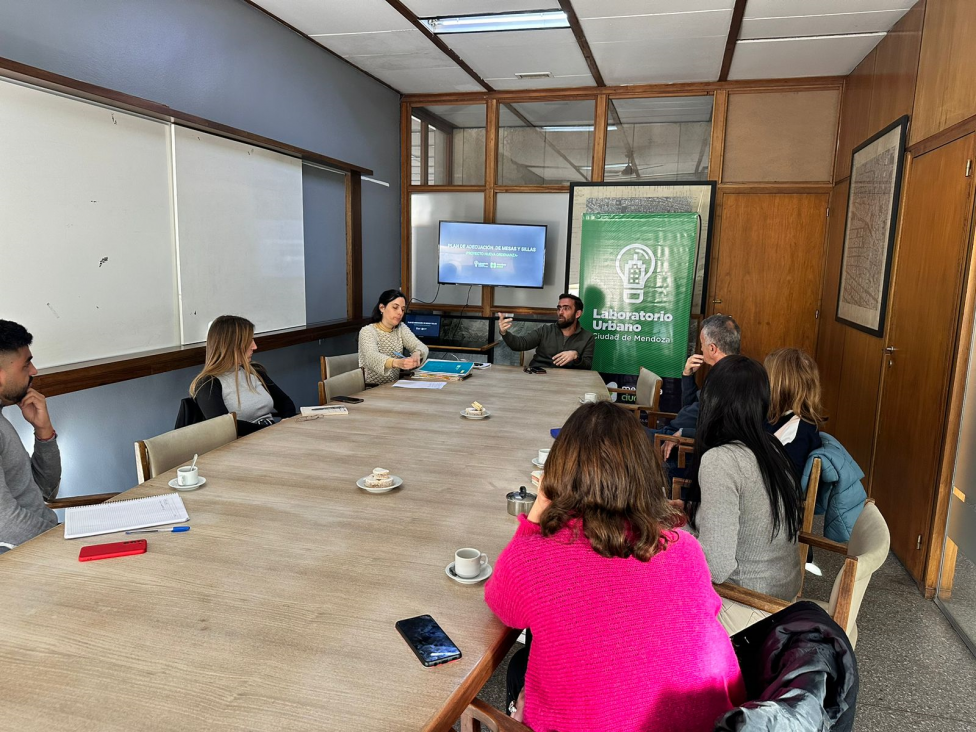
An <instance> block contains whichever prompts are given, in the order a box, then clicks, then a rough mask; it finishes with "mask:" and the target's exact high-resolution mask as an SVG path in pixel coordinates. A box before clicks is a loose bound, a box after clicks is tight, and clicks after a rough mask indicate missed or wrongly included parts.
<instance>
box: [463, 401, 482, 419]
mask: <svg viewBox="0 0 976 732" xmlns="http://www.w3.org/2000/svg"><path fill="white" fill-rule="evenodd" d="M464 413H465V414H467V415H468V416H469V417H484V416H485V407H484V405H483V404H481V403H480V402H471V406H470V407H465V408H464Z"/></svg>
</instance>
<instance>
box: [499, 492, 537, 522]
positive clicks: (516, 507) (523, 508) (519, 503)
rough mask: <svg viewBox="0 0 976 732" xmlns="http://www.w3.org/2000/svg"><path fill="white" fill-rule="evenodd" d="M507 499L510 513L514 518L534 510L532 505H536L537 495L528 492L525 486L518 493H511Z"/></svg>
mask: <svg viewBox="0 0 976 732" xmlns="http://www.w3.org/2000/svg"><path fill="white" fill-rule="evenodd" d="M506 498H507V499H508V512H509V513H510V514H512V515H513V516H518V515H519V514H522V513H528V512H529V511H531V510H532V504H533V503H535V493H529V492H527V491H526V490H525V486H524V485H521V486H519V489H518V490H517V491H512V492H511V493H509V494H508V495H507V496H506Z"/></svg>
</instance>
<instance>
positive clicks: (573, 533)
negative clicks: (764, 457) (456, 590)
mask: <svg viewBox="0 0 976 732" xmlns="http://www.w3.org/2000/svg"><path fill="white" fill-rule="evenodd" d="M664 485H665V478H664V474H663V472H662V470H661V464H660V462H659V461H658V458H657V456H656V454H655V453H654V449H653V447H652V446H651V443H650V442H649V441H648V440H647V438H646V437H645V436H644V431H643V429H642V428H641V426H640V425H639V424H638V423H637V421H636V420H635V419H634V418H633V416H631V414H630V413H629V412H627V411H625V410H624V409H622V408H620V407H618V406H616V405H614V404H612V403H610V402H597V403H594V404H586V405H583V406H582V407H580V408H579V409H577V410H576V412H574V413H573V415H572V416H571V417H570V418H569V420H568V421H567V422H566V424H565V425H564V426H563V427H562V429H561V431H560V433H559V436H558V437H557V438H556V441H555V443H554V444H553V446H552V451H551V452H550V453H549V457H548V458H547V460H546V472H545V476H544V477H543V481H542V485H541V487H540V489H539V497H538V498H537V499H536V502H535V504H534V505H533V507H532V510H531V511H530V513H529V515H528V516H525V515H522V516H519V519H518V521H519V527H518V530H517V531H516V532H515V536H514V537H513V538H512V541H511V542H510V543H509V545H508V546H507V547H506V548H505V550H504V551H503V552H502V553H501V554H500V555H499V557H498V560H497V561H496V563H495V567H494V573H493V576H492V578H491V579H490V580H488V584H487V585H486V587H485V601H486V602H487V603H488V605H489V606H490V607H491V609H492V610H493V611H494V612H495V614H496V615H497V616H498V618H499V619H500V620H501V621H502V622H503V623H505V624H506V625H508V626H510V627H513V628H528V629H530V630H531V631H532V645H531V650H530V652H529V656H528V668H527V671H526V675H525V686H524V709H523V710H521V711H520V714H521V716H522V721H523V722H524V723H525V724H527V725H528V726H529V727H531V728H532V729H537V730H551V729H558V730H560V732H574V731H576V730H579V731H580V732H582V731H584V730H586V731H590V730H598V729H600V730H603V729H607V730H609V729H612V730H615V731H617V732H637V731H638V730H663V729H681V730H686V731H687V732H695V731H696V730H702V731H704V730H711V729H712V728H713V725H714V722H715V720H716V718H718V717H719V716H720V715H721V714H723V713H725V712H727V711H728V710H729V709H731V708H732V707H734V706H735V705H736V704H738V703H741V702H742V701H743V697H744V689H743V684H742V676H741V673H740V671H739V665H738V662H737V660H736V656H735V652H734V651H733V649H732V644H731V642H730V641H729V638H728V635H727V634H726V633H725V631H724V630H723V629H722V626H721V625H720V624H719V622H718V620H717V619H716V618H717V616H718V612H719V609H720V608H721V601H720V599H719V597H718V595H717V594H716V593H715V590H714V589H713V588H712V583H711V576H710V574H709V571H708V564H707V563H706V561H705V555H704V553H703V552H702V549H701V547H700V546H699V545H698V542H697V541H696V540H695V539H694V537H692V536H691V535H690V534H688V533H686V532H683V531H680V532H679V531H676V530H674V527H675V526H676V525H677V523H678V519H679V515H678V514H677V512H676V511H675V510H674V509H673V508H672V507H671V505H670V503H669V502H668V500H667V498H666V496H665V493H664Z"/></svg>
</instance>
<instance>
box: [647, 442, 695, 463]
mask: <svg viewBox="0 0 976 732" xmlns="http://www.w3.org/2000/svg"><path fill="white" fill-rule="evenodd" d="M665 442H671V443H674V448H672V449H677V451H678V467H679V468H682V469H683V468H686V467H688V456H689V455H694V454H695V438H694V437H681V436H679V435H665V434H657V435H654V451H655V452H656V453H657V454H658V455H660V454H661V450H662V449H663V447H664V443H665Z"/></svg>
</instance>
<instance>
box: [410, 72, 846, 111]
mask: <svg viewBox="0 0 976 732" xmlns="http://www.w3.org/2000/svg"><path fill="white" fill-rule="evenodd" d="M844 79H845V77H843V76H811V77H806V78H799V79H748V80H736V81H703V82H686V83H680V84H633V85H627V86H604V87H600V86H579V87H570V88H566V89H524V90H519V91H513V90H503V91H493V92H445V93H441V94H405V95H404V96H403V101H404V102H407V103H409V104H414V105H418V106H423V105H427V104H471V103H476V102H484V101H486V100H488V99H497V100H499V101H500V102H503V103H505V102H508V103H513V102H514V103H519V102H529V101H559V100H563V99H593V98H594V97H595V96H596V95H597V94H609V95H610V97H611V98H614V99H626V98H635V97H676V96H693V95H701V94H711V93H714V92H716V91H721V90H726V91H761V90H764V89H769V90H778V91H811V90H815V89H837V88H842V87H843V86H844Z"/></svg>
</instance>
